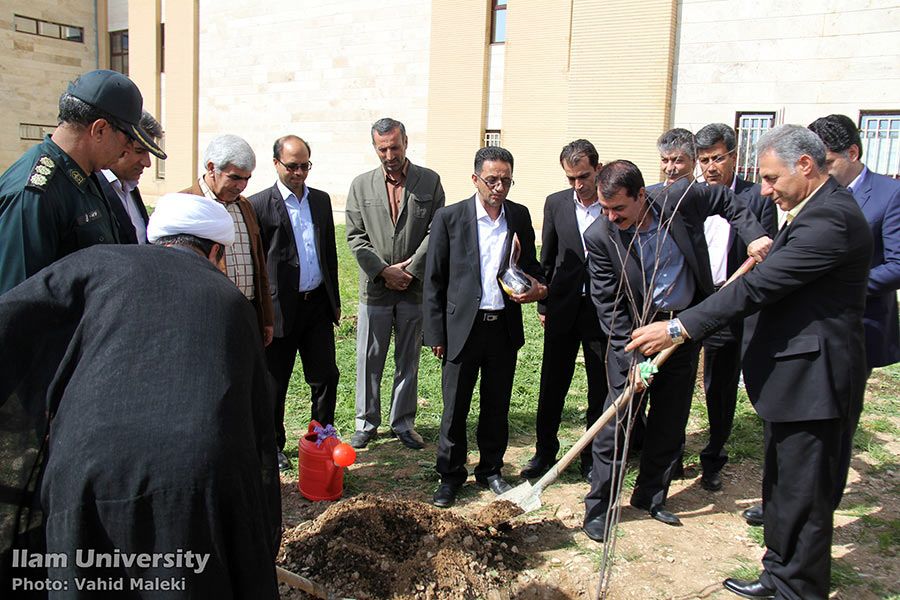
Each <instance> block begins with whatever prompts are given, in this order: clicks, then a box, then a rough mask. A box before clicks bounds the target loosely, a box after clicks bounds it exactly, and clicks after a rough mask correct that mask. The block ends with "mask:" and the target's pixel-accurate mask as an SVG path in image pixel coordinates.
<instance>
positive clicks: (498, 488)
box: [476, 475, 512, 496]
mask: <svg viewBox="0 0 900 600" xmlns="http://www.w3.org/2000/svg"><path fill="white" fill-rule="evenodd" d="M476 483H477V484H478V485H480V486H481V487H486V488H488V489H489V490H491V491H492V492H494V493H495V494H497V495H498V496H499V495H500V494H505V493H506V492H508V491H509V490H511V489H512V486H511V485H509V484H508V483H506V480H505V479H503V477H502V476H501V475H489V476H488V477H487V479H485V480H484V481H478V480H476Z"/></svg>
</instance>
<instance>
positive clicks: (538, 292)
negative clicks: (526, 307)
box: [509, 273, 547, 304]
mask: <svg viewBox="0 0 900 600" xmlns="http://www.w3.org/2000/svg"><path fill="white" fill-rule="evenodd" d="M524 275H525V277H527V278H528V282H529V283H530V284H531V287H529V288H528V290H527V291H526V292H524V293H522V294H513V295H511V296H510V297H509V299H510V300H512V301H513V302H518V303H519V304H528V303H529V302H537V301H538V300H543V299H544V298H546V297H547V286H546V285H544V284H543V283H540V282H539V281H538V280H537V279H535V278H534V277H532V276H531V275H529V274H528V273H524Z"/></svg>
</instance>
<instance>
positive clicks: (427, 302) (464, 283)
mask: <svg viewBox="0 0 900 600" xmlns="http://www.w3.org/2000/svg"><path fill="white" fill-rule="evenodd" d="M476 201H477V200H476V199H475V196H471V197H470V198H468V199H466V200H463V201H462V202H458V203H456V204H453V205H451V206H447V207H445V208H443V209H441V210H439V211H437V213H436V214H435V216H434V223H432V227H431V245H430V247H429V249H428V265H427V268H426V273H425V292H424V313H425V324H424V331H425V335H424V344H425V345H426V346H445V347H446V353H445V355H444V357H445V359H446V360H454V359H456V357H457V356H459V353H460V351H462V349H463V346H465V345H466V340H468V339H469V333H470V332H471V331H472V325H473V324H474V323H475V316H476V315H477V313H478V305H479V304H480V303H481V260H480V252H479V247H478V225H477V223H476V216H475V202H476ZM503 206H504V208H505V212H506V227H507V238H506V249H505V251H504V257H505V258H504V260H503V261H502V262H501V264H503V265H505V264H508V262H509V258H508V257H509V253H510V247H511V242H512V238H513V234H518V236H519V243H520V244H521V248H522V252H521V254H520V256H519V263H518V264H519V267H520V268H521V269H522V270H523V271H525V272H526V273H528V274H529V275H531V276H532V277H534V278H535V279H537V280H538V281H540V282H541V283H543V282H544V276H543V275H542V274H541V265H540V263H538V261H537V255H536V252H535V249H534V228H533V227H532V225H531V215H530V214H529V213H528V209H527V208H525V207H524V206H522V205H521V204H516V203H515V202H512V201H511V200H506V201H504V203H503ZM497 275H499V273H497ZM501 292H502V293H503V304H504V311H505V313H506V324H507V327H508V328H509V337H510V339H511V340H512V343H513V345H514V346H515V347H516V349H518V348H521V347H522V345H523V344H524V343H525V333H524V331H523V328H522V307H521V305H519V304H518V303H517V302H513V301H512V300H510V299H509V297H508V296H507V295H506V293H505V292H503V291H502V288H501Z"/></svg>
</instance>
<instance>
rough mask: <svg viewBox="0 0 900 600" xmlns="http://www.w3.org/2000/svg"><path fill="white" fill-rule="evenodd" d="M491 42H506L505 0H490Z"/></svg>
mask: <svg viewBox="0 0 900 600" xmlns="http://www.w3.org/2000/svg"><path fill="white" fill-rule="evenodd" d="M491 1H492V8H493V10H492V11H491V43H492V44H505V43H506V0H491Z"/></svg>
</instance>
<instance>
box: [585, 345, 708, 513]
mask: <svg viewBox="0 0 900 600" xmlns="http://www.w3.org/2000/svg"><path fill="white" fill-rule="evenodd" d="M699 355H700V345H699V344H698V343H695V342H691V341H689V340H688V341H685V342H684V343H683V344H682V345H681V346H679V347H678V348H677V349H676V350H675V352H673V353H672V356H670V357H669V360H667V361H666V362H665V363H663V365H662V366H661V367H660V369H659V373H657V374H656V375H655V376H654V377H653V383H651V384H650V387H649V389H648V390H647V391H646V394H647V395H648V396H649V410H648V412H647V426H646V437H645V439H644V448H643V451H642V452H641V464H640V471H639V472H638V477H637V481H636V482H635V485H634V492H633V493H632V495H631V503H632V504H635V505H639V506H645V505H650V506H653V505H663V504H665V503H666V497H667V495H668V493H669V483H670V482H671V480H672V472H673V469H674V468H675V465H676V463H678V462H679V461H680V460H681V455H682V453H683V452H684V441H685V437H684V428H685V426H686V425H687V421H688V416H689V415H690V412H691V397H692V395H693V391H694V380H695V378H696V377H697V364H698V361H699ZM620 392H621V390H619V389H617V390H615V391H614V393H615V394H616V396H618V394H619V393H620ZM614 400H615V398H611V397H607V399H606V402H605V405H604V410H605V408H606V407H608V406H610V405H611V404H612V403H613V401H614ZM640 400H641V398H634V399H633V400H632V402H631V404H630V409H631V411H636V410H637V409H638V406H639V403H640ZM628 412H629V411H623V414H622V415H620V416H619V418H618V419H614V420H613V421H611V422H610V423H609V424H608V425H607V426H606V427H604V428H603V429H601V430H600V433H598V434H597V437H595V438H594V443H593V445H592V451H593V453H594V466H593V472H592V476H591V480H592V483H591V490H590V491H589V492H588V495H587V496H586V497H585V499H584V505H585V517H584V518H585V521H589V520H591V519H594V518H596V517H598V516H600V515H602V514H604V513H606V510H607V509H608V508H609V506H610V502H611V500H612V496H613V494H614V493H615V492H616V490H617V488H618V486H619V483H620V482H619V481H618V480H617V475H618V473H619V472H620V471H621V467H622V461H623V460H624V458H625V457H624V456H623V455H622V450H623V446H624V444H625V426H626V424H627V417H628ZM614 453H615V460H613V455H614Z"/></svg>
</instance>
